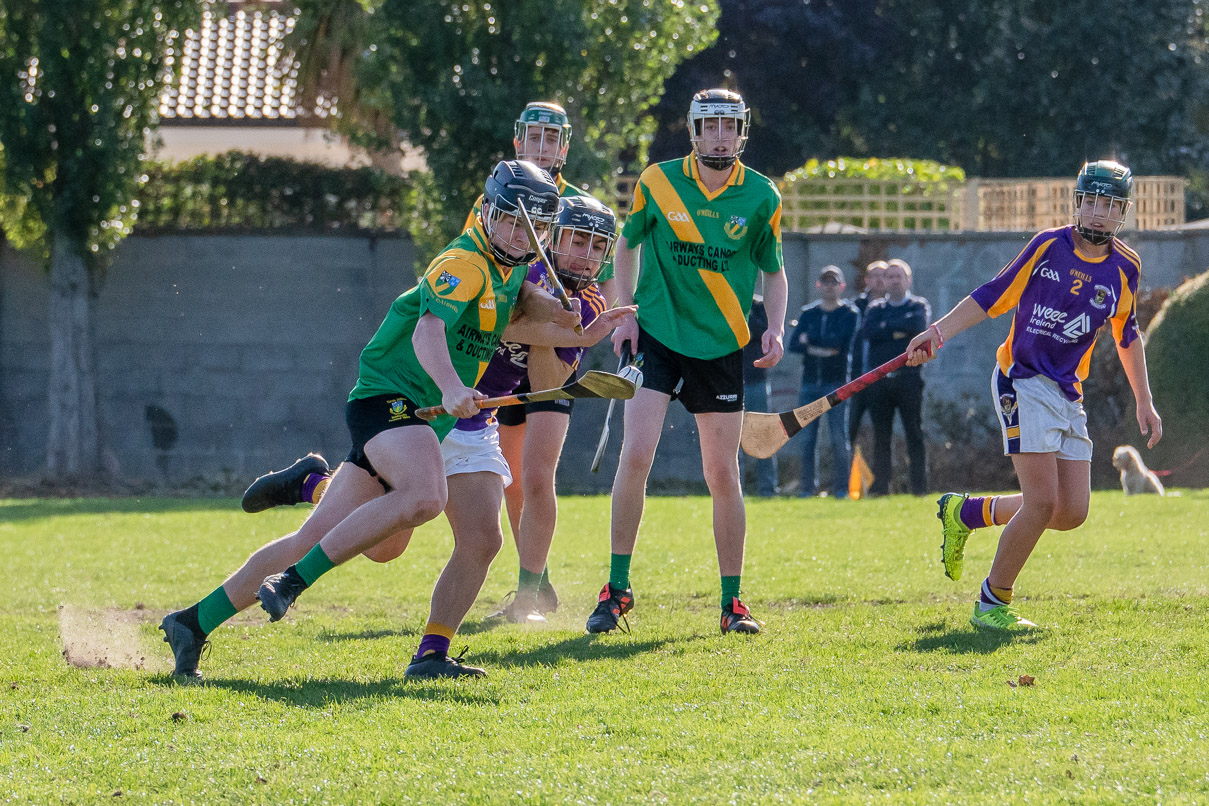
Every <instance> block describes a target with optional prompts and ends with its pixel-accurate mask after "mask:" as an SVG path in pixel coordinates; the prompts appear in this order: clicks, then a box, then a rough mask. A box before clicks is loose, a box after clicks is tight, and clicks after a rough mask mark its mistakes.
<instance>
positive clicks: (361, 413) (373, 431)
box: [344, 395, 432, 491]
mask: <svg viewBox="0 0 1209 806" xmlns="http://www.w3.org/2000/svg"><path fill="white" fill-rule="evenodd" d="M416 408H417V406H416V404H415V403H412V402H411V400H409V399H408V398H406V397H404V396H403V395H374V396H373V397H362V398H354V399H352V400H350V401H349V402H348V405H347V406H345V407H344V422H345V423H347V424H348V433H349V435H350V436H351V437H352V438H353V449H352V450H351V451H349V454H348V458H347V459H345V460H344V461H346V462H352V463H353V464H355V465H356V466H357V467H359V468H361V469H362V470H364V471H365V472H366V473H369V474H370V475H371V476H373V477H374V478H376V479H377V478H378V471H377V470H375V469H374V466H373V463H371V462H370V461H369V457H368V456H366V455H365V443H367V442H369V441H370V440H371V439H373V438H374V437H376V436H378V434H381V433H382V432H383V431H389V430H391V429H392V428H402V427H403V426H406V425H424V426H428V427H429V428H431V427H432V424H431V423H429V422H428V421H427V420H421V419H420V418H419V417H417V416H416V415H415V410H416ZM378 480H379V481H380V482H382V486H383V487H386V488H387V491H389V490H390V488H389V486H388V485H387V484H386V482H385V481H382V479H378Z"/></svg>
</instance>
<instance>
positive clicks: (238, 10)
mask: <svg viewBox="0 0 1209 806" xmlns="http://www.w3.org/2000/svg"><path fill="white" fill-rule="evenodd" d="M227 5H228V8H229V10H230V14H229V16H223V15H221V14H216V13H214V11H213V9H212V7H211V5H210V4H209V3H207V4H206V8H205V9H204V10H203V12H202V21H201V24H200V26H199V27H198V28H197V29H196V30H195V29H189V30H186V31H184V32H183V34H182V35H181V36H180V37H179V38H178V39H177V40H176V41H175V42H174V43H173V45H172V47H171V48H170V49H169V51H168V53H167V58H166V60H165V61H166V64H167V67H168V68H169V69H170V70H171V72H172V77H171V79H170V80H169V81H168V82H166V83H165V87H164V92H163V94H162V95H161V96H160V108H159V113H160V117H161V119H162V120H163V122H164V123H165V124H169V125H171V124H172V123H224V124H228V125H230V124H251V123H277V124H282V123H290V124H292V123H295V122H296V121H297V120H298V119H300V118H313V117H321V118H322V117H327V115H328V114H330V112H331V111H332V110H331V102H330V100H328V99H326V98H321V99H319V100H317V101H315V102H314V103H313V104H312V105H311V108H309V109H308V108H304V106H303V105H302V104H300V102H299V99H298V62H297V59H295V57H294V54H293V53H292V52H290V51H287V50H286V49H285V46H284V39H285V36H286V34H288V33H289V32H290V31H291V30H293V28H294V22H295V9H294V8H293V7H292V6H291V5H289V4H284V3H273V2H259V3H255V4H254V5H252V4H244V3H240V2H238V1H237V0H235V1H233V2H229V3H228V4H227ZM274 6H277V7H278V8H280V9H282V10H281V11H278V10H277V8H274Z"/></svg>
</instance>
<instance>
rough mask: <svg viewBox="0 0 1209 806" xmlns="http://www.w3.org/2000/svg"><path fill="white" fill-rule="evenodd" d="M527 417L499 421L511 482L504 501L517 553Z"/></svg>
mask: <svg viewBox="0 0 1209 806" xmlns="http://www.w3.org/2000/svg"><path fill="white" fill-rule="evenodd" d="M528 425H529V418H528V415H526V416H525V420H524V421H523V422H521V423H520V424H519V425H505V424H504V423H502V422H501V423H500V429H499V434H500V451H501V452H503V454H504V460H505V461H506V462H507V463H508V467H510V468H511V469H512V483H511V484H509V485H508V486H507V487H505V488H504V503H505V505H506V506H507V508H508V525H509V526H511V527H512V541H513V542H514V543H515V544H516V550H517V553H518V554H519V553H520V547H521V537H520V535H521V512H523V511H524V507H525V490H524V488H523V486H522V484H521V478H522V476H523V474H524V472H525V471H524V461H525V457H524V446H525V436H526V434H527V432H528V430H529V429H528Z"/></svg>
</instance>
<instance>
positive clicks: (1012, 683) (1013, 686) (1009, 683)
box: [1007, 680, 1016, 688]
mask: <svg viewBox="0 0 1209 806" xmlns="http://www.w3.org/2000/svg"><path fill="white" fill-rule="evenodd" d="M1007 684H1008V685H1009V686H1011V687H1012V688H1016V684H1015V683H1014V682H1013V681H1011V680H1009V681H1007Z"/></svg>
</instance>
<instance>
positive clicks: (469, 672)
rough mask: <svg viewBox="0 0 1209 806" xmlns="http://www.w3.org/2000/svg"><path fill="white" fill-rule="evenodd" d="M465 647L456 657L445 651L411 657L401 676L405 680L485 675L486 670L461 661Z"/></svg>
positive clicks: (464, 653) (464, 654) (464, 655)
mask: <svg viewBox="0 0 1209 806" xmlns="http://www.w3.org/2000/svg"><path fill="white" fill-rule="evenodd" d="M464 657H466V649H465V648H463V649H462V654H461V655H458V656H456V657H453V658H451V657H449V653H447V652H429V653H428V654H427V655H425V656H424V657H422V658H412V659H411V663H409V664H407V671H406V672H404V673H403V677H404V678H405V679H407V680H420V679H426V678H427V679H432V678H437V677H486V676H487V672H486V670H484V669H480V668H479V667H477V666H467V665H466V664H464V663H462V658H464Z"/></svg>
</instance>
